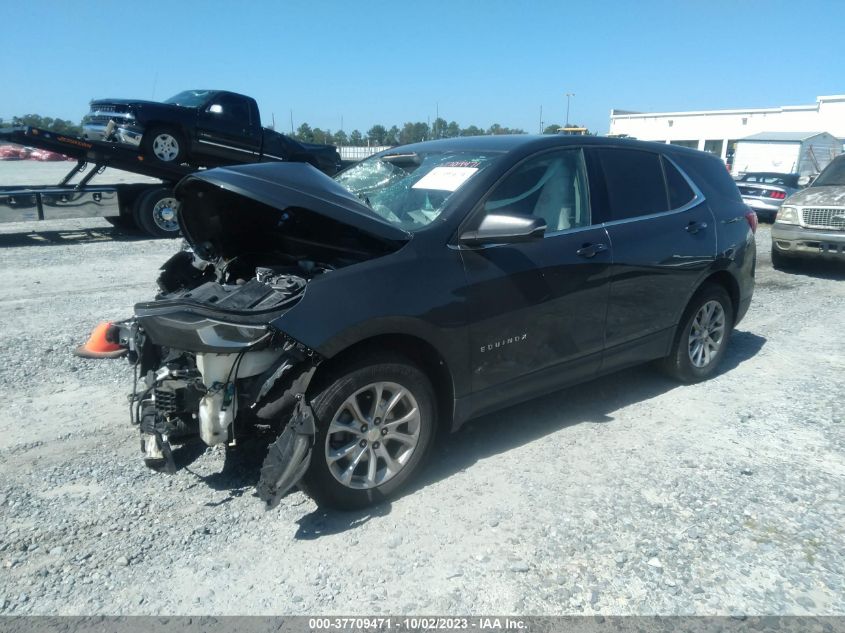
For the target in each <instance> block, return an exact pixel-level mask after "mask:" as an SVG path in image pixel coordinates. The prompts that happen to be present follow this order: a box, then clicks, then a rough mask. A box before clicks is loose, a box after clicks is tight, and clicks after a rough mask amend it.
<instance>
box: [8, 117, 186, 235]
mask: <svg viewBox="0 0 845 633" xmlns="http://www.w3.org/2000/svg"><path fill="white" fill-rule="evenodd" d="M0 142H8V143H16V144H18V145H25V146H28V147H36V148H38V149H45V150H49V151H51V152H57V153H59V154H64V155H65V156H68V157H70V158H73V159H75V160H76V165H75V166H74V167H73V168H72V169H71V170H70V172H69V173H68V174H67V175H66V176H65V177H64V178H63V179H62V180H61V181H60V182H59V183H58V184H56V185H44V186H40V185H39V186H33V185H21V186H2V185H0V222H22V221H27V220H55V219H64V218H86V217H102V218H105V219H106V220H107V221H109V222H110V223H111V224H113V225H115V226H117V227H120V228H124V229H133V228H137V229H140V230H142V231H144V232H145V233H148V234H149V235H152V236H154V237H168V236H169V237H176V236H177V235H178V234H179V224H178V221H177V213H178V202H177V200H176V198H175V197H174V195H173V187H174V186H175V185H176V183H177V182H179V180H181V179H182V178H183V177H184V176H187V175H188V174H191V173H194V172H196V171H198V170H199V168H197V167H192V166H190V165H172V164H167V163H161V162H158V161H155V160H150V159H149V158H147V157H145V156H143V155H142V154H139V153H138V152H137V151H135V150H132V149H130V148H126V147H122V146H120V145H118V144H117V143H111V142H106V141H94V140H90V139H85V138H80V137H77V136H70V135H67V134H58V133H56V132H51V131H49V130H43V129H40V128H36V127H21V128H6V129H2V130H0ZM89 165H92V166H93V167H92V168H91V169H88V166H89ZM108 167H112V168H114V169H119V170H122V171H126V172H130V173H133V174H139V175H142V176H149V177H151V178H158V179H159V180H160V181H161V182H160V183H138V184H115V185H92V184H90V182H91V179H92V178H93V177H94V176H95V175H97V174H101V173H103V171H105V169H106V168H108ZM83 173H84V175H83V176H81V178H80V179H79V181H78V182H76V183H74V182H73V180H74V178H75V177H76V176H78V175H80V174H83Z"/></svg>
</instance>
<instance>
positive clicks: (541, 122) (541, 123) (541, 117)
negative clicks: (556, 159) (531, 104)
mask: <svg viewBox="0 0 845 633" xmlns="http://www.w3.org/2000/svg"><path fill="white" fill-rule="evenodd" d="M542 133H543V106H540V134H542Z"/></svg>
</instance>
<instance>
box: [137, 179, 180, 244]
mask: <svg viewBox="0 0 845 633" xmlns="http://www.w3.org/2000/svg"><path fill="white" fill-rule="evenodd" d="M132 215H133V218H134V220H135V224H137V225H138V226H139V227H140V228H141V230H143V231H144V232H145V233H146V234H147V235H150V236H152V237H171V238H172V237H179V201H178V200H176V197H175V196H174V195H173V190H172V189H169V188H167V187H154V188H152V189H150V190H149V191H146V192H144V193H142V194H141V195H139V196H138V198H137V199H136V200H135V208H134V209H133V211H132Z"/></svg>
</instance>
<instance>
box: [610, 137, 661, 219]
mask: <svg viewBox="0 0 845 633" xmlns="http://www.w3.org/2000/svg"><path fill="white" fill-rule="evenodd" d="M597 154H598V158H599V162H600V163H601V168H602V171H603V172H604V182H605V186H606V188H607V216H608V217H607V220H609V221H613V220H624V219H626V218H633V217H636V216H640V215H649V214H651V213H660V212H662V211H668V210H669V207H668V203H667V200H666V187H665V186H664V183H663V169H662V168H661V165H660V156H659V155H658V154H654V153H652V152H644V151H640V150H631V149H600V150H598V152H597Z"/></svg>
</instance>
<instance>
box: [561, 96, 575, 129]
mask: <svg viewBox="0 0 845 633" xmlns="http://www.w3.org/2000/svg"><path fill="white" fill-rule="evenodd" d="M574 96H575V93H574V92H567V93H566V123H564V125H563V126H564V127H569V99H570V98H571V97H574Z"/></svg>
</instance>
